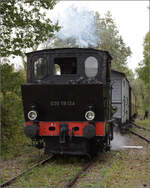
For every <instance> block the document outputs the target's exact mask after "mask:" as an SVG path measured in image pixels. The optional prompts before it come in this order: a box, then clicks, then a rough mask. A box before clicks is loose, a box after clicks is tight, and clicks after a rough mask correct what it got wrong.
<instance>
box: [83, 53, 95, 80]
mask: <svg viewBox="0 0 150 188" xmlns="http://www.w3.org/2000/svg"><path fill="white" fill-rule="evenodd" d="M97 73H98V61H97V59H96V58H95V57H92V56H90V57H88V58H86V60H85V74H86V76H87V77H88V78H92V77H95V76H96V75H97Z"/></svg>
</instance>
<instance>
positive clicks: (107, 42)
mask: <svg viewBox="0 0 150 188" xmlns="http://www.w3.org/2000/svg"><path fill="white" fill-rule="evenodd" d="M96 35H97V36H98V37H99V42H98V45H97V48H98V49H102V50H107V51H109V53H110V54H111V56H112V58H113V60H112V68H113V69H115V70H119V71H122V72H124V73H128V71H129V69H128V67H127V58H128V57H129V56H130V55H131V50H130V48H129V47H128V46H126V44H125V43H124V41H123V39H122V37H121V36H120V35H119V31H118V30H117V27H116V25H115V23H114V20H113V19H112V15H111V13H110V12H109V11H108V12H107V13H106V14H105V17H104V18H101V17H100V15H99V13H98V12H96ZM130 71H131V70H130Z"/></svg>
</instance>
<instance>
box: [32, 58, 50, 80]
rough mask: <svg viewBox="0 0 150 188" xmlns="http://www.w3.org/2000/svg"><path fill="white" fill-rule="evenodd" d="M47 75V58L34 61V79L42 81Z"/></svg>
mask: <svg viewBox="0 0 150 188" xmlns="http://www.w3.org/2000/svg"><path fill="white" fill-rule="evenodd" d="M46 75H47V61H46V59H45V58H42V57H40V58H38V59H37V60H36V61H34V77H35V79H39V80H40V79H42V78H44V77H45V76H46Z"/></svg>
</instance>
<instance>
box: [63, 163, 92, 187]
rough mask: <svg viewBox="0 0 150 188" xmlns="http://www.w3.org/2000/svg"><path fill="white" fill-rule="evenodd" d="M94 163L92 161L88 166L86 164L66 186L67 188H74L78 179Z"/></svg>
mask: <svg viewBox="0 0 150 188" xmlns="http://www.w3.org/2000/svg"><path fill="white" fill-rule="evenodd" d="M93 162H94V161H93V160H92V161H90V162H89V163H88V164H86V165H85V166H84V167H83V168H82V169H81V170H80V171H79V172H78V173H77V174H76V175H75V176H74V177H73V178H72V179H71V180H70V181H69V182H68V183H67V184H66V185H65V188H69V187H72V186H73V185H74V184H75V182H76V181H77V179H78V178H79V177H80V176H81V174H82V173H83V172H84V171H86V170H87V169H88V168H89V167H90V166H91V165H92V163H93Z"/></svg>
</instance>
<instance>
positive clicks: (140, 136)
mask: <svg viewBox="0 0 150 188" xmlns="http://www.w3.org/2000/svg"><path fill="white" fill-rule="evenodd" d="M129 132H130V133H132V134H134V135H136V136H138V137H139V138H141V139H143V140H145V141H146V142H147V143H149V144H150V140H148V139H147V138H145V137H144V136H142V135H140V134H138V133H136V132H134V131H131V130H129Z"/></svg>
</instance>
